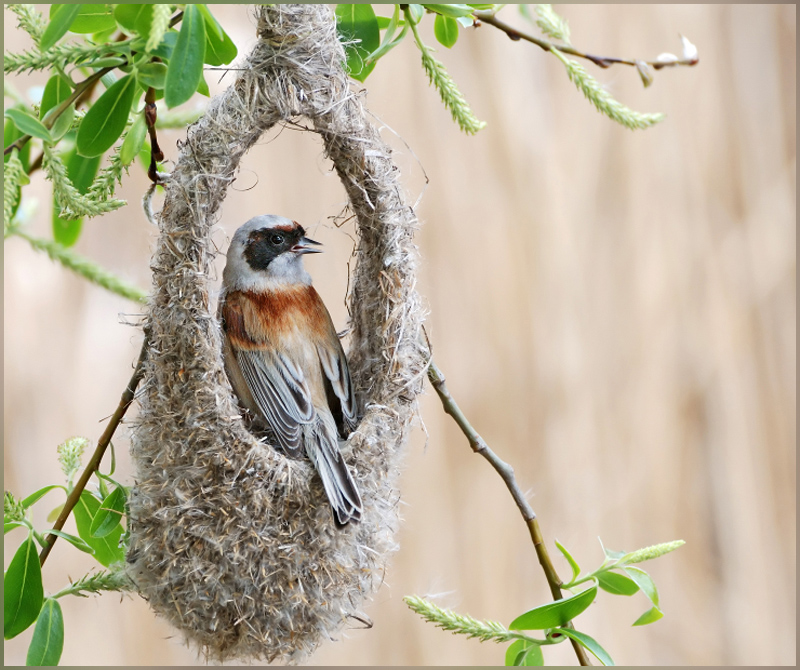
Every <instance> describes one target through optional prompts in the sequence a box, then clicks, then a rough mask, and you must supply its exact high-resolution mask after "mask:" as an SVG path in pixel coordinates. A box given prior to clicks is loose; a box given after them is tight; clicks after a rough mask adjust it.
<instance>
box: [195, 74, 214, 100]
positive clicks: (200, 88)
mask: <svg viewBox="0 0 800 670" xmlns="http://www.w3.org/2000/svg"><path fill="white" fill-rule="evenodd" d="M197 92H198V93H199V94H200V95H204V96H206V97H207V98H210V97H211V93H209V91H208V82H207V81H206V78H205V76H203V77H200V83H199V84H198V85H197Z"/></svg>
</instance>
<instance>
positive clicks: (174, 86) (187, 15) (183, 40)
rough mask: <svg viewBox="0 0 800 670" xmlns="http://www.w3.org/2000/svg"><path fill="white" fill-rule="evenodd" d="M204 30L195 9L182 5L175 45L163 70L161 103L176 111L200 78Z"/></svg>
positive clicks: (198, 12)
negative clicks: (181, 17) (165, 74)
mask: <svg viewBox="0 0 800 670" xmlns="http://www.w3.org/2000/svg"><path fill="white" fill-rule="evenodd" d="M205 51H206V28H205V23H204V21H203V17H202V16H201V15H200V10H199V9H197V6H196V5H186V9H185V10H184V14H183V21H182V22H181V31H180V33H179V34H178V41H177V42H176V43H175V49H174V51H173V52H172V57H171V58H170V61H169V67H168V68H167V81H166V86H165V88H164V102H166V104H167V107H177V106H178V105H180V104H181V103H184V102H186V101H187V100H188V99H189V98H191V97H192V95H193V94H194V92H195V91H196V90H197V87H198V85H199V84H200V80H201V79H202V78H203V57H204V55H205Z"/></svg>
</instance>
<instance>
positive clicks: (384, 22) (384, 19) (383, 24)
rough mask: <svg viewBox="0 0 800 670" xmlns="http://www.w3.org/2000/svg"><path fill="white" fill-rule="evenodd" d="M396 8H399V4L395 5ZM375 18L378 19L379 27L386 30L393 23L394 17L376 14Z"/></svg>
mask: <svg viewBox="0 0 800 670" xmlns="http://www.w3.org/2000/svg"><path fill="white" fill-rule="evenodd" d="M395 8H396V9H399V7H397V5H395ZM375 18H376V19H378V28H380V29H381V30H386V29H387V28H388V27H389V26H390V25H391V23H392V19H390V18H389V17H388V16H376V17H375Z"/></svg>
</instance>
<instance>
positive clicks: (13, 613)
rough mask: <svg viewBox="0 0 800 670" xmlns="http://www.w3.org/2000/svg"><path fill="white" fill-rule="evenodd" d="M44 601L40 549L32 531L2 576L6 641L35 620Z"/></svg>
mask: <svg viewBox="0 0 800 670" xmlns="http://www.w3.org/2000/svg"><path fill="white" fill-rule="evenodd" d="M43 600H44V588H43V587H42V569H41V567H40V566H39V552H37V551H36V542H34V541H33V537H32V534H29V535H28V538H27V539H26V540H25V542H23V543H22V545H21V546H20V548H19V549H17V551H16V553H15V554H14V558H12V559H11V564H10V565H9V566H8V571H7V572H6V576H5V579H3V635H4V636H5V639H6V640H9V639H11V638H12V637H16V636H17V635H19V634H20V633H21V632H22V631H24V630H25V629H26V628H27V627H28V626H30V625H31V624H32V623H33V622H34V621H36V617H38V616H39V612H40V610H41V609H42V601H43Z"/></svg>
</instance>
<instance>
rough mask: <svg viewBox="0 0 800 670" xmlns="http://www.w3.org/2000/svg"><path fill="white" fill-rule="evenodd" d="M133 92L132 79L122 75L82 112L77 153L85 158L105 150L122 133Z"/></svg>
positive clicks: (133, 83)
mask: <svg viewBox="0 0 800 670" xmlns="http://www.w3.org/2000/svg"><path fill="white" fill-rule="evenodd" d="M135 92H136V78H135V77H134V76H133V75H130V74H128V75H125V76H124V77H123V78H122V79H120V80H119V81H117V82H115V83H114V84H113V85H112V86H111V87H110V88H109V89H108V90H107V91H106V92H105V93H103V95H101V96H100V98H99V99H98V100H97V102H95V103H94V105H92V107H91V109H90V110H89V111H88V112H86V116H85V117H83V121H81V125H80V127H79V128H78V141H77V147H78V153H79V154H81V156H85V157H86V158H92V157H94V156H100V155H101V154H104V153H105V152H106V151H108V150H109V149H110V148H111V147H112V146H113V145H114V142H116V141H117V140H118V139H119V136H120V135H122V131H123V130H125V125H126V124H127V122H128V114H129V113H130V111H131V105H132V104H133V97H134V93H135Z"/></svg>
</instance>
